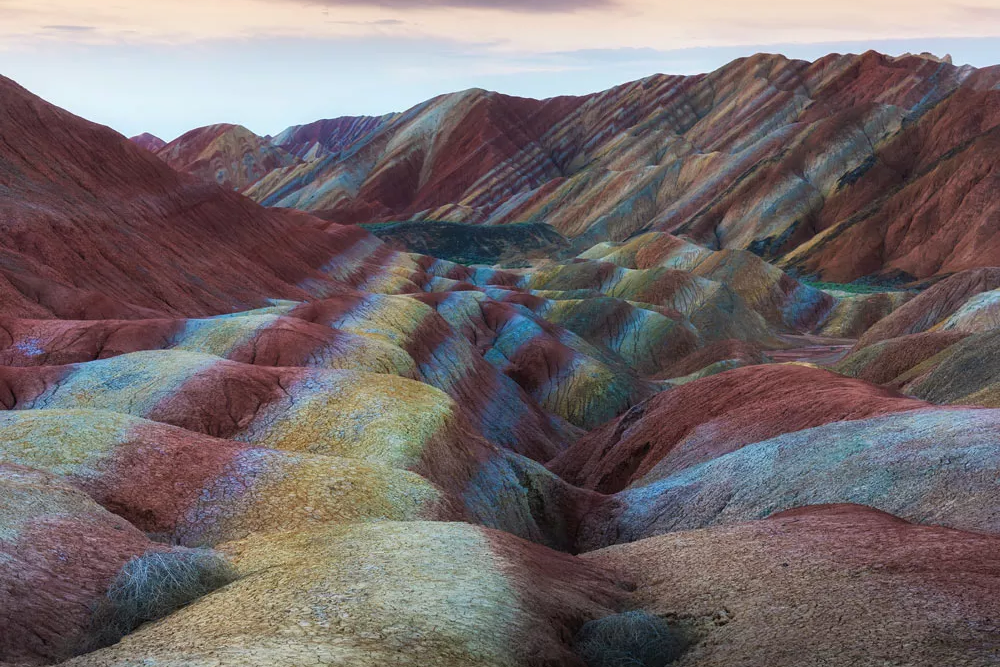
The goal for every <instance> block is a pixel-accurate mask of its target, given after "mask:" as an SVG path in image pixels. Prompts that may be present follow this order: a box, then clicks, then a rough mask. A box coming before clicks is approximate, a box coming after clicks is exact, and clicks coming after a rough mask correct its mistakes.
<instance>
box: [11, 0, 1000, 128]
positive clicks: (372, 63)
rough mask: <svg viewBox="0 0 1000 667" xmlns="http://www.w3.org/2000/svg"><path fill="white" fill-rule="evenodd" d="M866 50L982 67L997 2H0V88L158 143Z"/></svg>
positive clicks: (993, 40)
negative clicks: (471, 95)
mask: <svg viewBox="0 0 1000 667" xmlns="http://www.w3.org/2000/svg"><path fill="white" fill-rule="evenodd" d="M870 48H874V49H876V50H879V51H883V52H886V53H890V54H892V55H898V54H901V53H905V52H917V53H919V52H923V51H929V52H932V53H936V54H937V55H944V54H945V53H950V54H951V55H952V57H953V58H954V60H955V63H956V64H971V65H974V66H988V65H993V64H1000V0H827V1H825V2H810V1H809V0H805V1H803V0H794V1H793V0H697V1H691V0H683V1H677V0H506V1H501V0H308V1H306V0H0V75H4V76H7V77H10V78H12V79H14V80H15V81H17V82H18V83H20V84H21V85H23V86H25V87H26V88H28V89H29V90H31V91H33V92H35V93H36V94H39V95H41V96H42V97H44V98H45V99H47V100H49V101H50V102H53V103H55V104H58V105H59V106H62V107H64V108H66V109H68V110H70V111H72V112H73V113H76V114H78V115H81V116H84V117H85V118H89V119H90V120H93V121H96V122H100V123H104V124H106V125H110V126H111V127H113V128H115V129H116V130H118V131H119V132H122V133H123V134H126V135H129V136H131V135H133V134H138V133H140V132H144V131H149V132H152V133H154V134H157V135H158V136H160V137H162V138H163V139H166V140H171V139H173V138H175V137H176V136H178V135H180V134H182V133H183V132H185V131H187V130H190V129H192V128H195V127H199V126H202V125H208V124H212V123H218V122H230V123H239V124H242V125H245V126H247V127H249V128H250V129H251V130H253V131H254V132H257V133H258V134H262V135H263V134H277V133H278V132H279V131H281V130H282V129H284V128H285V127H287V126H289V125H293V124H300V123H307V122H310V121H313V120H317V119H320V118H331V117H336V116H343V115H370V114H382V113H387V112H390V111H401V110H404V109H406V108H408V107H410V106H412V105H414V104H417V103H418V102H421V101H423V100H425V99H427V98H430V97H433V96H434V95H437V94H440V93H445V92H451V91H455V90H463V89H466V88H473V87H478V88H487V89H490V90H498V91H500V92H504V93H508V94H513V95H522V96H526V97H551V96H554V95H566V94H585V93H589V92H594V91H598V90H603V89H605V88H608V87H611V86H613V85H616V84H619V83H623V82H625V81H630V80H634V79H638V78H641V77H644V76H648V75H650V74H654V73H670V74H694V73H699V72H707V71H711V70H713V69H716V68H717V67H720V66H722V65H724V64H725V63H727V62H729V61H730V60H733V59H735V58H738V57H741V56H745V55H750V54H753V53H756V52H760V51H766V52H771V53H784V54H785V55H788V56H790V57H796V58H805V59H815V58H818V57H820V56H822V55H825V54H827V53H831V52H838V53H860V52H863V51H865V50H868V49H870Z"/></svg>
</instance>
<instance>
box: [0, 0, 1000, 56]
mask: <svg viewBox="0 0 1000 667" xmlns="http://www.w3.org/2000/svg"><path fill="white" fill-rule="evenodd" d="M0 19H2V20H0V24H2V25H3V28H2V30H3V32H4V34H5V35H7V37H6V39H8V40H9V39H11V36H12V35H14V36H20V38H21V39H22V40H23V41H30V40H32V39H35V38H36V37H37V36H38V35H37V34H38V31H39V30H42V29H43V28H44V26H93V27H94V28H95V29H94V30H89V31H77V32H75V33H74V32H73V31H63V33H64V34H62V35H61V36H60V37H61V38H62V39H65V40H69V41H77V42H82V43H107V42H117V41H127V42H142V43H190V42H196V41H202V40H221V39H252V38H280V37H297V38H303V39H308V38H313V39H331V38H344V37H365V36H380V35H381V36H384V35H390V36H397V37H407V38H412V39H427V40H432V39H448V40H455V41H460V42H465V43H468V44H493V45H495V47H494V48H496V49H498V50H504V51H510V52H516V51H522V52H549V51H568V50H575V49H583V48H605V49H614V48H624V47H633V46H639V47H648V48H655V49H677V48H687V47H696V46H727V45H735V44H751V43H778V42H797V43H808V42H822V41H834V40H840V41H844V40H864V39H875V38H879V39H906V38H917V37H921V38H926V37H985V36H995V35H1000V0H980V1H979V2H978V4H977V3H976V2H975V0H972V1H971V2H970V0H965V1H964V2H963V3H961V4H956V3H950V2H947V1H942V0H840V1H839V2H835V3H834V2H829V3H804V2H802V1H801V0H767V1H764V0H759V1H756V2H752V1H747V0H702V1H700V2H687V1H685V2H675V1H672V0H582V1H581V0H572V1H571V0H514V1H507V2H498V1H496V0H422V1H417V0H309V1H300V0H213V1H212V2H205V1H204V0H157V1H156V2H122V0H104V1H103V2H99V1H97V0H94V1H90V2H87V1H86V0H84V1H81V0H47V1H46V2H44V3H39V2H37V1H36V0H7V1H5V2H0ZM83 32H85V33H86V34H82V33H83Z"/></svg>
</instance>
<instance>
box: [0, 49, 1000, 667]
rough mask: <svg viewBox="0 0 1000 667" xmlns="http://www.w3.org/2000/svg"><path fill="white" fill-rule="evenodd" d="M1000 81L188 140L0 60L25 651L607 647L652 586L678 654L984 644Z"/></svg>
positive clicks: (97, 657) (832, 72)
mask: <svg viewBox="0 0 1000 667" xmlns="http://www.w3.org/2000/svg"><path fill="white" fill-rule="evenodd" d="M998 78H1000V75H997V73H996V72H994V71H991V70H980V71H975V70H972V69H969V68H955V67H953V66H952V65H950V64H948V63H942V62H937V61H932V60H930V59H927V58H916V57H908V58H903V59H890V58H886V57H883V56H879V55H877V54H865V55H864V56H844V57H841V56H831V57H828V58H825V59H823V60H821V61H818V62H817V63H812V64H810V63H800V62H791V61H787V60H784V59H782V58H778V57H769V56H759V57H755V58H751V59H747V60H743V61H738V62H736V63H734V64H732V65H730V66H728V67H727V68H724V69H723V70H721V71H720V72H717V73H714V74H711V75H706V76H698V77H688V78H682V77H655V78H652V79H648V80H645V81H642V82H638V83H635V84H629V85H626V86H623V87H621V88H618V89H615V90H612V91H608V92H606V93H602V94H599V95H595V96H590V97H586V98H573V99H568V98H563V99H555V100H548V101H545V102H535V101H532V100H515V99H512V98H506V97H503V96H501V95H495V94H492V93H485V92H482V91H471V92H468V93H463V94H458V95H452V96H445V97H442V98H438V99H435V100H432V101H430V102H428V103H426V104H424V105H421V106H420V107H417V108H416V109H413V110H411V111H408V112H405V113H402V114H392V115H388V116H385V117H380V118H349V119H335V120H331V121H321V122H319V123H315V124H313V125H307V126H302V127H295V128H290V129H289V130H287V131H286V132H284V133H282V134H281V135H279V136H278V137H275V138H261V137H256V136H254V135H252V134H251V133H249V132H248V131H247V130H245V129H243V128H239V127H235V126H213V127H211V128H204V129H201V130H196V131H194V132H191V133H188V134H186V135H184V136H183V137H181V138H179V139H177V140H176V141H174V142H172V143H171V144H169V145H168V144H164V143H163V142H159V141H156V138H155V137H151V136H144V137H140V138H136V139H135V140H133V141H132V142H130V141H128V140H126V139H124V138H123V137H120V136H119V135H117V134H115V133H114V132H112V131H110V130H108V129H107V128H103V127H99V126H96V125H93V124H90V123H87V122H86V121H83V120H81V119H79V118H76V117H74V116H72V115H70V114H68V113H66V112H64V111H61V110H59V109H55V108H54V107H51V106H50V105H48V104H46V103H45V102H44V101H42V100H40V99H38V98H36V97H34V96H32V95H31V94H30V93H28V92H27V91H25V90H23V89H21V88H19V87H18V86H17V85H16V84H14V83H13V82H10V81H8V80H5V79H0V99H2V104H0V135H2V136H3V137H4V142H2V143H0V226H2V228H3V234H2V235H0V277H2V281H0V304H2V305H3V310H2V313H0V408H2V409H0V664H3V665H4V666H7V665H18V666H24V665H44V664H55V663H64V664H67V665H73V666H88V667H90V666H93V667H111V666H121V667H125V666H129V667H131V666H139V665H143V666H150V665H152V666H178V667H179V666H181V665H204V666H205V667H208V666H210V665H211V666H219V665H259V666H261V667H263V666H265V665H267V666H271V665H279V666H287V667H299V666H300V665H345V666H346V665H351V666H354V665H372V666H373V667H374V666H382V665H388V664H393V665H396V664H399V665H421V666H423V665H441V666H447V667H465V666H467V665H482V666H484V667H486V666H490V667H492V666H503V667H508V666H510V667H515V666H520V665H525V666H537V667H556V666H562V665H568V666H571V667H583V666H584V665H586V664H587V663H585V662H584V660H583V658H581V657H580V655H581V652H580V647H579V646H578V645H577V644H576V643H575V640H574V638H575V637H576V636H577V633H578V632H579V631H580V629H581V628H582V627H583V626H584V625H585V624H586V623H588V622H589V621H593V620H597V619H605V621H607V620H608V619H615V618H618V615H619V614H621V613H622V612H626V611H636V610H641V611H643V612H644V613H646V614H653V615H656V616H658V617H659V618H660V619H663V620H665V621H666V623H667V624H669V626H670V628H671V632H673V633H675V635H676V636H677V637H678V638H679V640H678V641H679V644H680V645H683V646H684V647H685V651H684V653H683V655H682V656H681V657H680V658H679V659H678V660H677V661H676V664H678V665H687V666H692V667H694V666H699V667H700V666H711V665H719V666H729V665H762V664H774V665H788V666H789V667H792V666H795V667H801V666H802V665H820V664H822V665H833V666H837V665H844V666H845V667H846V666H847V665H885V664H892V665H927V666H928V667H930V666H932V665H933V666H934V667H939V666H940V665H951V664H955V665H958V664H961V665H975V666H978V665H984V666H985V665H993V664H996V663H997V662H998V661H1000V639H998V637H1000V628H998V627H997V619H998V618H1000V609H998V603H997V600H998V599H1000V596H998V593H1000V560H998V556H997V554H998V553H1000V515H998V513H997V511H996V508H997V506H998V502H1000V490H998V489H1000V487H998V486H997V483H996V482H997V475H998V472H1000V450H998V448H997V443H998V442H1000V410H998V409H997V408H1000V366H998V364H997V362H996V360H997V359H1000V335H998V331H1000V329H998V327H997V325H998V324H1000V307H998V304H1000V296H998V292H1000V277H998V275H1000V274H998V273H997V272H998V271H1000V269H996V268H990V265H991V264H994V263H998V262H996V257H995V255H996V247H995V245H994V235H993V234H992V230H993V227H994V226H995V225H993V220H992V218H993V217H995V210H994V208H993V206H994V204H995V202H992V200H990V199H989V198H985V199H984V198H983V192H987V191H988V190H989V188H990V187H991V185H990V184H991V183H992V181H991V180H990V179H991V178H994V177H993V176H992V172H991V171H990V169H989V164H988V163H989V160H990V158H991V157H992V156H993V154H992V153H990V150H991V146H992V143H991V142H993V141H994V139H995V132H994V127H995V126H994V125H992V124H991V123H993V122H995V120H994V119H995V117H996V113H995V111H996V109H997V106H996V100H997V97H996V91H995V90H994V89H993V88H994V86H995V84H996V82H997V81H996V80H997V79H998ZM136 144H139V145H136ZM154 152H155V153H156V154H157V155H158V156H159V157H157V155H154V154H153V153H154ZM233 190H241V191H244V192H246V193H247V194H249V195H250V196H251V197H253V198H255V199H257V200H259V201H262V202H264V203H265V204H268V205H270V206H271V207H270V208H265V207H262V206H260V205H258V204H256V203H254V202H253V201H251V200H250V199H248V198H246V197H243V196H241V195H240V194H238V193H236V192H233ZM294 209H300V210H294ZM312 214H318V217H317V216H314V215H312ZM356 222H366V223H385V222H405V223H406V224H404V225H381V226H380V225H374V226H372V229H374V230H375V231H376V232H378V235H377V236H376V235H375V234H372V233H370V232H369V231H367V229H365V228H363V227H360V226H356V225H353V224H350V223H356ZM507 222H523V223H531V224H524V225H511V226H509V227H504V228H501V230H498V229H497V228H496V225H498V224H503V223H507ZM476 225H479V226H480V227H476ZM483 225H493V227H489V226H487V227H483ZM545 225H551V227H547V226H545ZM382 237H384V238H385V239H387V240H386V241H383V240H382ZM973 241H974V243H973ZM418 244H422V245H421V246H420V248H419V249H420V250H424V251H430V250H432V249H433V250H437V249H441V251H442V252H447V254H449V256H450V257H451V258H452V259H447V258H439V257H434V256H432V255H430V254H421V253H419V252H414V248H413V246H414V245H418ZM463 252H464V253H472V254H475V253H478V254H481V255H489V256H491V257H493V258H495V259H496V260H498V261H495V262H491V263H490V264H489V265H487V264H474V265H465V264H461V263H458V262H456V261H453V260H454V259H456V258H459V257H467V256H471V255H461V253H463ZM456 253H458V254H456ZM500 257H502V259H503V261H502V262H501V261H499V259H500ZM769 260H776V261H769ZM782 267H785V268H789V267H794V268H796V269H797V270H798V272H799V273H798V274H797V275H800V276H801V275H803V274H810V275H818V276H822V277H824V278H827V279H833V280H846V279H853V278H856V277H859V276H862V275H869V274H878V275H877V276H876V278H881V279H885V278H887V277H891V278H894V279H903V280H905V279H907V278H908V277H909V278H920V279H921V282H919V283H917V284H909V285H905V286H903V287H901V288H897V289H883V290H882V291H879V290H876V289H867V290H860V289H858V287H857V286H856V285H855V286H839V287H840V288H839V289H838V286H831V285H825V284H824V285H819V286H817V285H816V284H811V283H809V282H806V281H804V280H801V279H800V278H797V277H796V274H793V273H792V272H789V271H786V270H783V268H782ZM960 269H961V271H959V270H960ZM950 272H955V273H954V275H950V276H946V275H945V274H946V273H950ZM820 363H823V364H826V365H827V366H829V367H828V368H821V367H819V364H820ZM163 563H173V564H174V565H173V566H171V567H175V568H176V567H179V566H178V565H177V564H183V563H202V565H201V566H199V567H203V568H204V567H208V565H205V564H207V563H215V564H216V565H214V566H213V567H217V568H222V565H220V564H225V563H228V565H227V566H225V568H223V569H222V570H221V571H220V572H219V573H217V576H216V577H215V579H213V581H215V583H213V584H211V585H208V584H207V583H206V582H207V581H208V580H209V574H210V573H208V572H207V571H200V570H196V571H194V572H193V574H192V571H191V570H183V571H182V570H173V571H167V572H166V573H164V571H163V570H162V567H161V566H160V565H157V564H163ZM158 567H160V568H161V569H157V568H158ZM164 567H165V566H164ZM157 573H159V574H157ZM199 577H200V579H199ZM192 578H193V579H192ZM195 580H197V581H195ZM191 581H194V583H196V584H197V585H193V584H192V588H191V590H190V591H187V592H186V593H185V594H184V595H180V594H179V593H178V589H180V588H181V585H182V583H183V582H191ZM182 592H183V591H182ZM129 595H130V596H131V598H129V597H127V596H129ZM178 595H180V597H178ZM123 596H126V597H125V598H124V599H123ZM129 605H131V607H130V606H129ZM133 608H141V609H144V610H145V611H131V612H130V611H129V610H130V609H133ZM150 609H157V610H158V611H155V612H153V611H149V610H150ZM109 610H110V611H109ZM109 614H111V615H110V616H109ZM114 614H117V615H118V617H115V616H114ZM129 614H131V615H129ZM111 621H116V622H117V623H119V625H121V626H122V627H121V628H120V631H119V632H118V633H117V634H116V635H115V634H112V635H109V632H108V631H109V627H108V624H109V623H110V622H111ZM115 627H117V626H115ZM119 639H120V641H119ZM615 641H620V640H615ZM614 648H615V647H614V646H611V647H609V649H614ZM601 664H602V665H603V664H605V663H601ZM631 664H635V663H631ZM642 664H645V663H642ZM587 667H595V665H594V664H593V663H591V664H589V665H588V666H587Z"/></svg>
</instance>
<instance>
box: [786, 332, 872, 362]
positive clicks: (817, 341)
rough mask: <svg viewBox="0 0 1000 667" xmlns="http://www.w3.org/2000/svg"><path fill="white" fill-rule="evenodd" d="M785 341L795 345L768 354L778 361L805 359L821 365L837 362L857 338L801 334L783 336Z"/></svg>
mask: <svg viewBox="0 0 1000 667" xmlns="http://www.w3.org/2000/svg"><path fill="white" fill-rule="evenodd" d="M781 339H782V340H784V341H785V342H787V343H789V344H790V345H793V346H794V347H791V348H789V349H787V350H771V351H768V352H767V355H768V356H769V357H771V358H772V359H773V360H774V361H775V362H776V363H782V362H788V361H804V362H808V363H811V364H817V365H819V366H827V365H831V364H835V363H837V362H838V361H840V360H841V359H843V358H844V357H846V356H847V353H848V352H850V351H851V348H852V347H854V344H855V343H857V340H855V339H853V338H829V337H826V336H811V335H808V334H806V335H801V336H793V335H786V336H781Z"/></svg>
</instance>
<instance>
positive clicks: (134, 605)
mask: <svg viewBox="0 0 1000 667" xmlns="http://www.w3.org/2000/svg"><path fill="white" fill-rule="evenodd" d="M236 579H237V574H236V571H235V570H234V569H233V567H232V566H231V565H230V564H229V562H228V561H227V560H226V559H225V558H223V557H222V556H221V555H220V554H218V553H216V552H215V551H212V550H210V549H184V548H180V547H178V548H175V549H173V550H172V551H166V552H159V551H151V552H149V553H146V554H144V555H142V556H136V557H134V558H132V560H130V561H129V562H128V563H126V564H125V566H124V567H122V569H121V571H120V572H119V573H118V576H117V577H115V580H114V581H113V582H111V586H110V587H109V588H108V592H107V594H106V595H105V597H104V599H103V600H101V602H100V603H98V605H97V607H96V608H95V609H94V615H93V617H92V622H91V632H90V633H89V637H88V641H87V644H86V646H84V647H83V650H82V651H81V652H86V651H95V650H97V649H99V648H103V647H105V646H110V645H112V644H115V643H117V642H118V641H119V640H121V638H122V637H124V636H125V635H127V634H129V633H130V632H132V631H133V630H135V629H136V628H138V627H139V626H140V625H142V624H143V623H148V622H150V621H155V620H158V619H161V618H163V617H164V616H167V615H169V614H171V613H172V612H174V611H176V610H177V609H180V608H181V607H183V606H185V605H187V604H190V603H191V602H193V601H195V600H197V599H198V598H200V597H202V596H204V595H207V594H209V593H211V592H212V591H214V590H216V589H219V588H222V587H223V586H225V585H227V584H230V583H232V582H234V581H236Z"/></svg>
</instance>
